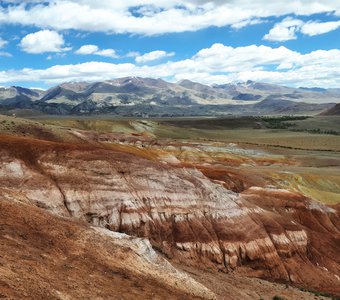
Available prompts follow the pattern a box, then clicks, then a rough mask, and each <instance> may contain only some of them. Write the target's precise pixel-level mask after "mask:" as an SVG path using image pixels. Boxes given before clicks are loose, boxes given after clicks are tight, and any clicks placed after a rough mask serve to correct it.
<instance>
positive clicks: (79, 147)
mask: <svg viewBox="0 0 340 300" xmlns="http://www.w3.org/2000/svg"><path fill="white" fill-rule="evenodd" d="M4 121H5V122H9V123H10V122H12V123H10V124H12V125H11V126H12V134H11V135H9V134H8V132H6V130H3V133H2V135H1V138H0V195H1V199H0V200H1V202H0V203H1V209H0V213H1V227H0V236H1V244H0V247H1V253H2V254H1V257H0V258H1V260H0V270H1V272H0V294H1V297H3V298H9V299H20V298H31V299H43V298H49V299H84V298H88V299H116V298H117V299H118V298H119V299H131V298H133V299H139V298H140V299H142V298H143V299H190V298H193V299H260V298H263V299H272V297H274V296H275V295H280V296H282V297H283V298H286V299H314V294H312V293H309V292H303V291H300V290H298V289H297V288H300V289H304V290H308V291H319V292H322V293H324V295H333V296H340V258H339V253H340V239H339V238H340V235H339V230H340V221H339V208H340V207H339V204H336V203H333V204H329V205H326V204H323V203H321V202H320V201H319V199H313V198H312V197H311V196H310V194H309V193H308V192H306V193H305V194H303V193H302V192H299V191H297V190H296V189H294V188H292V186H291V185H287V184H286V185H284V183H283V182H284V180H283V178H284V176H286V175H287V172H288V171H287V172H286V171H284V170H285V168H299V167H301V170H302V169H303V168H306V166H305V165H303V164H304V162H303V161H301V160H300V161H299V156H295V157H293V156H292V155H290V157H289V158H288V157H285V156H284V155H282V154H281V153H276V152H273V153H269V152H264V151H262V150H260V149H255V148H254V149H251V148H249V146H246V145H241V144H240V145H238V144H235V143H226V142H221V141H214V140H207V139H204V140H203V139H202V140H195V141H194V140H187V139H186V140H176V139H169V138H157V137H156V134H155V133H154V132H152V130H149V129H150V128H146V127H145V126H146V125H145V123H143V122H140V123H138V122H135V123H134V128H135V129H136V132H132V133H131V132H125V133H123V132H120V133H117V132H99V131H95V130H91V128H89V129H88V130H81V129H77V128H71V127H61V126H55V125H46V124H44V125H43V124H41V123H38V122H35V121H24V120H21V119H14V118H10V117H6V119H5V120H4ZM23 126H24V127H25V135H26V136H23V134H22V128H23ZM273 166H274V167H275V166H276V168H278V169H280V170H281V171H282V172H281V171H280V172H281V173H280V172H276V170H274V169H273V168H274V167H273ZM262 169H263V170H262ZM337 170H338V169H335V170H333V171H332V170H331V171H330V172H334V174H335V175H334V176H333V180H334V181H333V192H334V190H336V188H337V187H338V186H337V182H338V180H339V177H338V175H336V173H337ZM274 173H275V176H274V175H273V174H274ZM278 174H281V175H280V176H282V177H280V178H278V177H277V176H278ZM301 176H302V175H301ZM301 178H303V176H302V177H301ZM325 180H329V179H328V178H326V179H325ZM283 185H284V186H283ZM289 187H291V188H289ZM334 187H336V188H334ZM305 189H306V190H307V188H306V186H305ZM328 193H329V195H330V194H331V192H328ZM322 195H325V194H322ZM338 195H339V194H338ZM332 197H333V198H334V199H335V198H336V196H335V195H334V193H333V195H332ZM263 280H266V281H263ZM277 283H280V284H277ZM282 284H283V285H282ZM293 287H294V288H293ZM321 298H322V297H321V296H320V299H321Z"/></svg>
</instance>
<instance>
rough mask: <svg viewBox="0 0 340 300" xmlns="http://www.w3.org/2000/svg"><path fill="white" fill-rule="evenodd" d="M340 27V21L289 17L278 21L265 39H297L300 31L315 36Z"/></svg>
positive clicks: (283, 40)
mask: <svg viewBox="0 0 340 300" xmlns="http://www.w3.org/2000/svg"><path fill="white" fill-rule="evenodd" d="M338 28H340V21H333V22H315V21H308V22H303V21H302V20H299V19H293V18H290V17H287V18H285V19H283V20H282V21H281V22H280V23H276V24H275V25H274V27H273V28H272V29H270V31H269V33H267V34H266V35H265V36H264V37H263V39H265V40H268V41H277V42H285V41H289V40H295V39H296V38H297V36H296V34H297V33H298V32H300V33H302V34H305V35H309V36H313V35H319V34H324V33H327V32H330V31H333V30H336V29H338Z"/></svg>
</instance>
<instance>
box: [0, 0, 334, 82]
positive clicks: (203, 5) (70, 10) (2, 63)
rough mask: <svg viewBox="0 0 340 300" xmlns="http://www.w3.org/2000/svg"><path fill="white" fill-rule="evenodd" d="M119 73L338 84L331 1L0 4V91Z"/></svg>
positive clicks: (58, 0)
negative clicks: (14, 87) (15, 87)
mask: <svg viewBox="0 0 340 300" xmlns="http://www.w3.org/2000/svg"><path fill="white" fill-rule="evenodd" d="M101 2H102V3H101ZM123 76H142V77H155V78H163V79H166V80H169V81H174V82H175V81H178V80H181V79H184V78H186V79H190V80H193V81H199V82H202V83H206V84H213V83H226V82H231V81H245V80H249V79H250V80H257V81H265V82H273V83H278V84H283V85H288V86H323V87H340V1H331V0H323V1H321V0H309V1H307V0H300V1H293V0H285V1H282V0H277V1H272V3H270V4H269V3H268V1H264V0H259V1H248V0H239V1H236V0H228V1H221V0H220V1H218V0H217V1H205V0H186V1H182V0H177V1H173V0H168V1H165V0H158V1H156V0H146V1H138V0H125V1H123V0H122V1H118V0H114V1H93V0H79V1H71V0H56V1H51V2H49V1H43V2H41V1H39V0H35V1H15V0H12V1H1V2H0V85H22V86H26V87H41V88H48V87H50V86H53V85H55V84H58V83H61V82H65V81H99V80H106V79H113V78H117V77H123Z"/></svg>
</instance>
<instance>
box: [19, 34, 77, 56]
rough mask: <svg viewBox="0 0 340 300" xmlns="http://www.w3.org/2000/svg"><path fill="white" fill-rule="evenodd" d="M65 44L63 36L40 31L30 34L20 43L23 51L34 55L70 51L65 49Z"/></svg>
mask: <svg viewBox="0 0 340 300" xmlns="http://www.w3.org/2000/svg"><path fill="white" fill-rule="evenodd" d="M64 44H65V41H64V38H63V36H62V35H61V34H59V33H58V32H56V31H52V30H40V31H37V32H34V33H30V34H28V35H26V36H25V37H23V38H22V40H21V42H20V46H21V48H22V50H23V51H25V52H27V53H33V54H39V53H45V52H62V51H68V50H70V48H63V46H64Z"/></svg>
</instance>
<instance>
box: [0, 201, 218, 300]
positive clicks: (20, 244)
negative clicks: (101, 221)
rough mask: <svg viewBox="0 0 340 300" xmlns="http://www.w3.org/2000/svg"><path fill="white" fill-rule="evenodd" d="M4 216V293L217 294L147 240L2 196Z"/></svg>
mask: <svg viewBox="0 0 340 300" xmlns="http://www.w3.org/2000/svg"><path fill="white" fill-rule="evenodd" d="M17 199H20V196H18V197H17ZM0 218H1V227H0V253H1V256H0V298H5V299H165V298H166V299H183V297H185V298H186V299H214V298H215V296H214V294H213V293H212V292H211V291H209V290H208V289H207V288H205V287H204V286H203V285H201V284H200V283H198V282H196V281H195V280H193V279H192V278H190V277H189V276H188V275H186V274H185V273H183V272H179V271H178V270H176V269H175V268H174V267H172V266H171V265H170V264H169V263H168V262H167V261H166V260H164V259H163V258H161V257H160V256H159V255H157V254H156V253H155V251H154V250H153V249H152V247H151V245H150V243H149V242H148V241H147V240H144V239H136V238H131V237H129V236H127V235H125V234H121V233H113V232H110V231H108V230H106V229H101V228H96V227H92V226H89V225H88V224H85V223H79V222H75V221H70V220H69V219H65V218H60V217H57V216H53V215H51V214H49V213H48V212H46V211H43V210H42V209H39V208H37V207H34V206H32V205H31V204H27V203H25V202H23V201H13V200H11V201H9V200H4V199H3V198H1V199H0Z"/></svg>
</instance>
